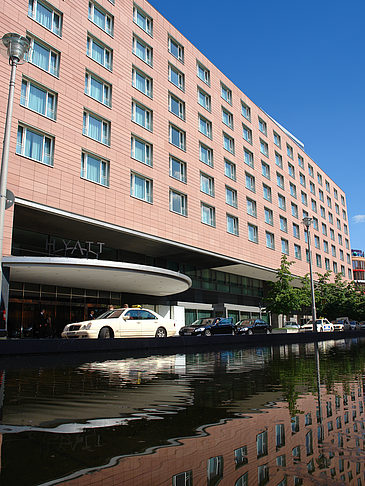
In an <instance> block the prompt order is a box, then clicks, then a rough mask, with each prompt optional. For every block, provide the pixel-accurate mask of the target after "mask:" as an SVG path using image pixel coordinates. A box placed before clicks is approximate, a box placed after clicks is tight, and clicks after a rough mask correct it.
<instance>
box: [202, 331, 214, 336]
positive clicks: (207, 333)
mask: <svg viewBox="0 0 365 486" xmlns="http://www.w3.org/2000/svg"><path fill="white" fill-rule="evenodd" d="M211 335H212V331H211V330H210V329H206V330H205V331H204V336H211Z"/></svg>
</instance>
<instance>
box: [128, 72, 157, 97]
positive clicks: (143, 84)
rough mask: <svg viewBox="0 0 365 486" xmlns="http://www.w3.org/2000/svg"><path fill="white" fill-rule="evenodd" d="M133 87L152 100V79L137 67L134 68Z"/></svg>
mask: <svg viewBox="0 0 365 486" xmlns="http://www.w3.org/2000/svg"><path fill="white" fill-rule="evenodd" d="M132 86H133V87H134V88H136V89H138V91H140V92H141V93H143V94H145V95H146V96H149V97H150V98H152V78H150V76H147V74H145V73H144V72H143V71H141V70H140V69H137V68H135V67H133V68H132Z"/></svg>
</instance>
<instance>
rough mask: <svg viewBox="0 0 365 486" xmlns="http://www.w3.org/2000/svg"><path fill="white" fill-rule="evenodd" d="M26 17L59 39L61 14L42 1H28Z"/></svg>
mask: <svg viewBox="0 0 365 486" xmlns="http://www.w3.org/2000/svg"><path fill="white" fill-rule="evenodd" d="M28 15H29V17H30V18H32V19H33V20H35V21H36V22H38V23H39V24H41V25H43V27H45V28H46V29H48V30H50V31H51V32H53V33H54V34H56V35H58V36H60V37H61V34H62V13H61V12H59V11H58V10H56V9H55V8H54V7H53V6H52V5H51V4H49V3H47V2H43V1H42V0H29V5H28Z"/></svg>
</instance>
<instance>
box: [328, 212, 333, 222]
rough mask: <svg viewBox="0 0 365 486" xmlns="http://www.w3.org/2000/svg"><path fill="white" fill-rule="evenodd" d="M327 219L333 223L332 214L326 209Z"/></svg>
mask: <svg viewBox="0 0 365 486" xmlns="http://www.w3.org/2000/svg"><path fill="white" fill-rule="evenodd" d="M328 221H329V222H330V224H333V214H332V213H331V212H330V211H328Z"/></svg>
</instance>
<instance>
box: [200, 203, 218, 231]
mask: <svg viewBox="0 0 365 486" xmlns="http://www.w3.org/2000/svg"><path fill="white" fill-rule="evenodd" d="M201 221H202V223H204V224H207V225H209V226H215V208H214V207H212V206H209V205H208V204H205V203H201Z"/></svg>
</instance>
